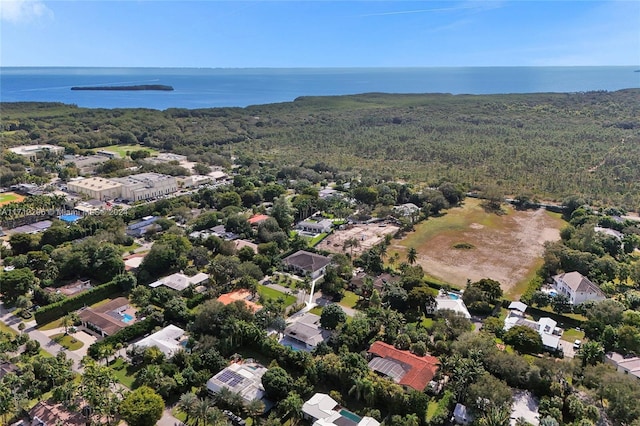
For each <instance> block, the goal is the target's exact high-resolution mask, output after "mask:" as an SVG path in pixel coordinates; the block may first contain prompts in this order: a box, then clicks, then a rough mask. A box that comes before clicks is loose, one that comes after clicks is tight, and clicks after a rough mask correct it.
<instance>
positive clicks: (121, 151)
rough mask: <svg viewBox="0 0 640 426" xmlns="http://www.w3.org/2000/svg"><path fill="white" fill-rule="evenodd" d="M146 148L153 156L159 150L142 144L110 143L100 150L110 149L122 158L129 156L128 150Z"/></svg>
mask: <svg viewBox="0 0 640 426" xmlns="http://www.w3.org/2000/svg"><path fill="white" fill-rule="evenodd" d="M140 150H145V151H149V154H151V156H154V155H158V151H157V150H155V149H153V148H149V147H146V146H142V145H110V146H104V147H102V148H100V151H109V152H113V153H115V154H118V155H119V156H120V158H124V157H126V156H127V152H132V151H140Z"/></svg>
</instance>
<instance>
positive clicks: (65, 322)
mask: <svg viewBox="0 0 640 426" xmlns="http://www.w3.org/2000/svg"><path fill="white" fill-rule="evenodd" d="M60 322H61V323H62V326H63V327H64V334H69V327H71V326H72V325H73V320H72V319H71V315H69V314H67V315H65V316H63V317H62V319H61V320H60Z"/></svg>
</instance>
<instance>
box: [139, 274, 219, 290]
mask: <svg viewBox="0 0 640 426" xmlns="http://www.w3.org/2000/svg"><path fill="white" fill-rule="evenodd" d="M208 281H209V275H207V274H205V273H204V272H199V273H197V274H195V275H194V276H192V277H189V276H187V275H185V274H183V273H182V272H176V273H175V274H172V275H169V276H168V277H164V278H160V279H159V280H158V281H155V282H152V283H151V284H149V287H151V288H156V287H160V286H161V285H163V286H165V287H169V288H170V289H172V290H175V291H183V290H186V289H187V288H188V287H189V286H194V287H196V286H199V285H204V284H206V283H207V282H208Z"/></svg>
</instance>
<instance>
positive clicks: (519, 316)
mask: <svg viewBox="0 0 640 426" xmlns="http://www.w3.org/2000/svg"><path fill="white" fill-rule="evenodd" d="M509 309H510V310H509V315H507V318H505V320H504V330H505V331H507V330H509V329H510V328H511V327H515V326H516V325H520V326H524V327H529V328H531V329H533V330H535V331H537V332H538V334H539V335H540V338H541V339H542V346H544V348H545V349H547V350H550V351H558V350H560V349H561V345H560V337H561V336H562V331H563V330H562V329H561V328H558V327H556V325H557V322H556V321H554V320H552V319H551V318H547V317H543V318H540V319H539V320H538V321H533V320H530V319H528V318H526V317H525V315H524V311H525V310H526V309H527V305H525V304H524V303H521V302H513V303H511V304H510V305H509Z"/></svg>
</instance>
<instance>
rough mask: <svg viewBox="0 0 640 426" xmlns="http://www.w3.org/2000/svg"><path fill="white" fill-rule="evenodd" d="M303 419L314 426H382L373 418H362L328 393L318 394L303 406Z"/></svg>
mask: <svg viewBox="0 0 640 426" xmlns="http://www.w3.org/2000/svg"><path fill="white" fill-rule="evenodd" d="M302 417H303V418H305V419H306V420H308V421H309V423H311V424H312V425H313V426H334V425H335V426H345V425H348V426H380V423H379V422H378V421H377V420H376V419H374V418H372V417H367V416H364V417H360V416H358V415H356V414H354V413H352V412H351V411H349V410H346V409H345V408H342V407H341V406H340V404H338V402H337V401H336V400H335V399H333V398H331V397H330V396H329V395H327V394H326V393H316V394H315V395H313V396H312V397H311V399H309V400H308V401H307V402H305V403H304V405H302Z"/></svg>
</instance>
